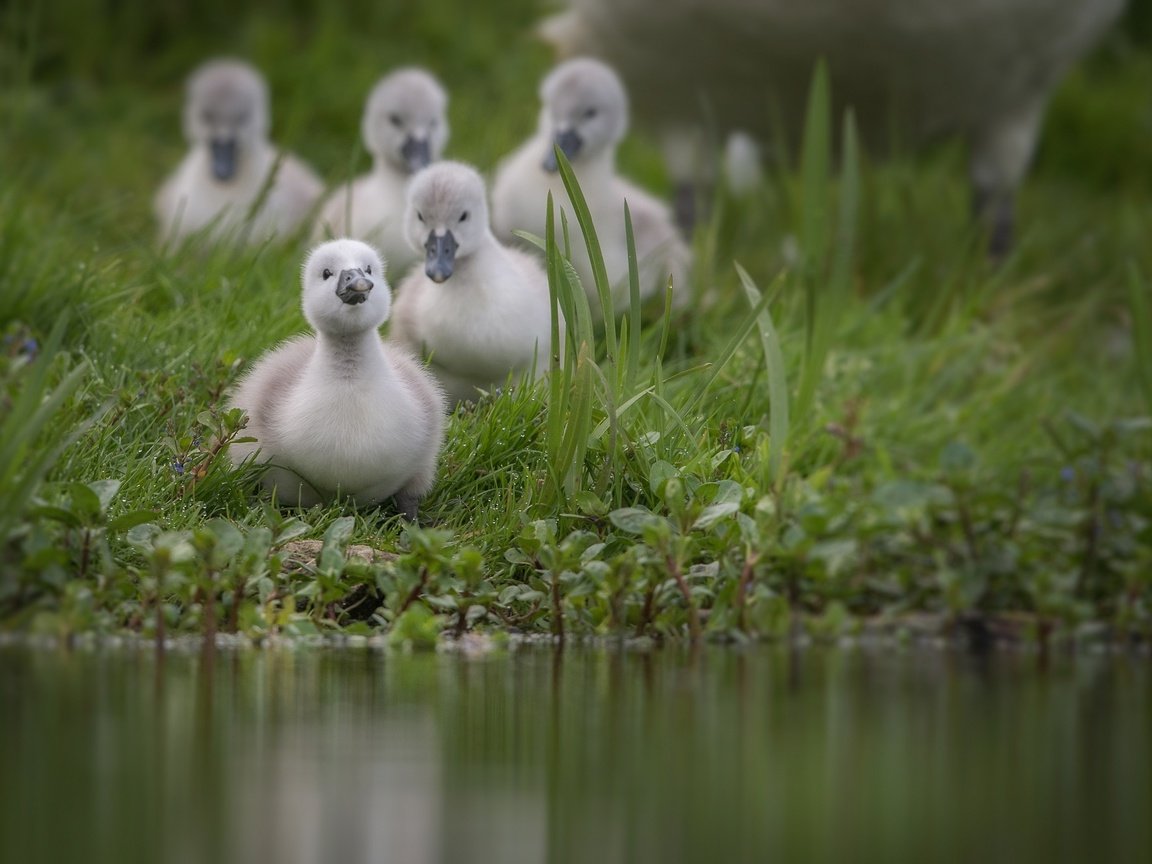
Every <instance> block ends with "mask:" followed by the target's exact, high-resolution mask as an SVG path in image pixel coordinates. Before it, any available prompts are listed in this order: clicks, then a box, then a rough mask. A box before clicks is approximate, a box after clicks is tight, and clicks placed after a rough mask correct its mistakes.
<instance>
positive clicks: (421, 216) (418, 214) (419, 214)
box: [416, 210, 424, 225]
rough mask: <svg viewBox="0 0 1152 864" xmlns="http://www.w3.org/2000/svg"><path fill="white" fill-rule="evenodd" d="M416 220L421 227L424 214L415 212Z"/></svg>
mask: <svg viewBox="0 0 1152 864" xmlns="http://www.w3.org/2000/svg"><path fill="white" fill-rule="evenodd" d="M416 218H417V219H419V220H420V224H421V225H423V224H424V214H423V213H421V212H420V211H419V210H417V211H416Z"/></svg>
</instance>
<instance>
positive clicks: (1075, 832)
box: [0, 648, 1152, 864]
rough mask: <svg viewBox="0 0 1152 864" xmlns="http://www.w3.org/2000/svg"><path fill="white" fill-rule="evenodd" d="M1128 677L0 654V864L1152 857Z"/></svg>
mask: <svg viewBox="0 0 1152 864" xmlns="http://www.w3.org/2000/svg"><path fill="white" fill-rule="evenodd" d="M1150 739H1152V664H1150V663H1149V661H1148V659H1147V658H1146V657H1145V658H1136V657H1105V656H1079V657H1076V658H1059V659H1052V660H1051V661H1049V662H1047V663H1042V662H1041V661H1040V660H1038V658H1037V657H1035V656H1032V655H995V656H992V657H973V656H969V655H964V654H958V653H949V652H940V651H935V650H920V649H917V650H909V651H905V652H900V651H894V650H884V651H865V650H860V649H855V650H851V649H831V648H829V649H817V648H813V649H808V650H804V651H801V652H789V651H787V650H785V649H779V648H777V649H769V648H764V649H755V650H746V651H741V650H734V649H718V648H708V649H704V650H702V651H700V652H698V653H695V654H691V653H687V652H681V651H673V650H666V651H661V652H653V653H639V652H623V653H621V652H612V651H600V652H583V651H571V650H570V651H568V652H566V653H563V654H556V653H553V652H551V651H544V650H531V651H520V652H516V653H513V654H506V655H503V656H497V657H488V658H484V659H479V660H467V659H462V658H457V657H449V656H437V655H422V656H398V655H391V654H381V653H375V652H371V651H368V650H364V651H297V652H291V651H283V650H281V651H263V652H262V651H244V652H238V653H222V654H217V655H216V656H215V658H214V660H213V661H212V662H211V663H208V662H206V661H205V660H204V659H203V658H201V657H199V656H196V655H190V656H181V655H173V654H169V655H168V656H167V657H166V658H165V659H164V661H163V662H162V663H160V662H158V661H157V659H156V658H155V657H154V656H153V655H152V654H151V653H148V652H140V653H135V652H123V651H117V652H103V653H100V652H77V653H66V652H59V653H57V652H43V651H41V652H29V651H27V650H24V649H13V648H5V649H0V861H2V862H20V864H33V862H41V861H44V862H49V861H62V862H63V861H68V862H85V864H101V862H117V864H124V862H136V861H140V862H144V861H148V862H157V861H170V862H201V861H205V862H207V861H211V862H219V861H243V862H277V864H292V862H315V861H325V862H340V864H344V862H350V864H351V862H360V861H373V862H397V864H410V862H411V864H422V862H434V861H468V862H489V861H491V862H502V864H515V862H543V861H556V862H596V864H611V862H681V861H683V862H688V861H701V862H713V861H723V862H743V861H749V862H752V861H755V862H761V861H853V862H856V861H877V862H880V861H883V862H898V861H909V862H927V861H933V862H935V861H956V862H971V861H980V862H994V861H1015V862H1023V861H1078V862H1079V861H1093V862H1100V861H1125V862H1138V861H1148V860H1150V859H1152V851H1150V850H1152V827H1150V826H1152V745H1150Z"/></svg>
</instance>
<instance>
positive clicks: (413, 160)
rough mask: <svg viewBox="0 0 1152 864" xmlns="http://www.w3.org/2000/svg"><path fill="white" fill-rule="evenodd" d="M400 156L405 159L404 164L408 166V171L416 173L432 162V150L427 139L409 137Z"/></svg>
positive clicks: (405, 140) (401, 149)
mask: <svg viewBox="0 0 1152 864" xmlns="http://www.w3.org/2000/svg"><path fill="white" fill-rule="evenodd" d="M400 155H401V156H403V157H404V164H405V165H407V166H408V170H409V171H411V172H412V173H416V172H417V171H419V170H420V169H421V168H423V167H424V166H426V165H427V164H428V163H429V162H431V161H432V148H431V147H430V146H429V144H428V139H427V138H414V137H413V136H411V135H409V136H408V137H407V138H405V139H404V146H403V147H401V148H400Z"/></svg>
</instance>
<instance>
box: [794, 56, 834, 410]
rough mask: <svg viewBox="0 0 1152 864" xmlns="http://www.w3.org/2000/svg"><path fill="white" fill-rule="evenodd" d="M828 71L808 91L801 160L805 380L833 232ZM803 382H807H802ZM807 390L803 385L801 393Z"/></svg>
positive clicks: (822, 69) (820, 68)
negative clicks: (818, 297)
mask: <svg viewBox="0 0 1152 864" xmlns="http://www.w3.org/2000/svg"><path fill="white" fill-rule="evenodd" d="M829 89H830V88H829V83H828V67H827V65H826V64H825V63H824V61H823V60H821V61H820V62H819V63H818V64H817V65H816V70H815V72H814V73H813V75H812V85H811V87H810V88H809V91H808V106H807V114H806V116H805V120H804V139H803V142H802V144H801V157H800V160H801V161H800V196H801V197H800V207H801V213H802V217H801V226H800V247H801V254H802V256H803V257H802V261H801V278H802V279H803V283H804V313H805V319H804V323H805V362H804V371H803V373H802V375H803V378H806V377H808V376H809V375H812V374H818V373H813V372H812V371H811V370H810V366H811V360H812V348H813V343H814V341H815V330H816V315H817V292H818V291H819V290H820V285H821V282H822V281H823V277H824V262H825V261H826V260H827V257H828V249H829V245H830V236H831V230H830V228H829V221H830V219H829V213H828V210H829V201H828V193H829V188H828V187H829V179H828V178H829V174H830V172H831V162H832V106H831V95H830V92H829ZM802 380H803V379H802ZM803 389H804V386H803V385H801V390H803Z"/></svg>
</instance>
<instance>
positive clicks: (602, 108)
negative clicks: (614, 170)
mask: <svg viewBox="0 0 1152 864" xmlns="http://www.w3.org/2000/svg"><path fill="white" fill-rule="evenodd" d="M540 101H541V102H543V103H544V107H543V110H542V111H541V115H540V125H541V129H542V131H544V132H545V133H546V134H547V135H548V136H549V139H550V140H549V143H548V152H547V153H546V154H545V155H544V170H546V171H555V170H557V166H556V154H555V153H554V152H553V150H552V145H553V144H555V145H556V146H558V147H559V148H560V149H561V150H562V151H564V155H565V156H567V157H568V160H569V161H570V162H573V163H576V162H579V161H584V160H589V159H592V158H594V157H596V156H598V155H599V154H601V153H603V152H604V151H606V150H610V149H611V148H614V147H615V146H616V145H617V144H618V143H619V142H620V139H621V138H623V137H624V133H625V132H627V131H628V94H627V93H626V92H625V91H624V85H623V84H621V83H620V78H619V76H617V74H616V73H615V72H614V71H613V70H612V68H611V67H610V66H608V65H606V64H604V63H601V62H600V61H599V60H593V59H591V58H588V57H581V58H577V59H575V60H569V61H567V62H566V63H561V64H560V65H559V66H557V67H556V68H555V69H553V70H552V71H551V72H550V73H549V74H548V77H547V78H545V79H544V82H543V83H542V84H541V85H540Z"/></svg>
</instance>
